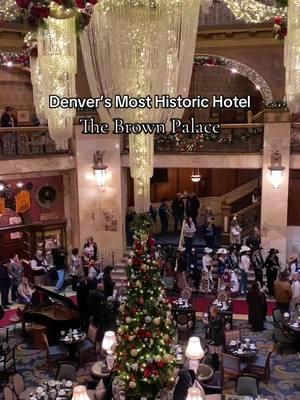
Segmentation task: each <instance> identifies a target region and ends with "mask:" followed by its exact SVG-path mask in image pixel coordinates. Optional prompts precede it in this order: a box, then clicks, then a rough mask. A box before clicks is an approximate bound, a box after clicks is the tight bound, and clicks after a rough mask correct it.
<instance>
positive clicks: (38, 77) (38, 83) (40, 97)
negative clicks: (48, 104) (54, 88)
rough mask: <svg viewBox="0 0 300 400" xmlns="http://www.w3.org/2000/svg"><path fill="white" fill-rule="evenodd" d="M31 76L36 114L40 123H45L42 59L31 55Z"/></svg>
mask: <svg viewBox="0 0 300 400" xmlns="http://www.w3.org/2000/svg"><path fill="white" fill-rule="evenodd" d="M30 76H31V83H32V91H33V104H34V107H35V112H36V116H37V118H38V120H39V122H40V124H41V125H45V124H46V118H45V97H44V91H43V76H42V73H41V68H40V59H39V58H38V57H33V56H31V57H30Z"/></svg>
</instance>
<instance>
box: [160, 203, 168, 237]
mask: <svg viewBox="0 0 300 400" xmlns="http://www.w3.org/2000/svg"><path fill="white" fill-rule="evenodd" d="M158 214H159V218H160V225H161V234H162V235H165V234H167V233H168V228H169V207H168V204H167V202H166V199H162V200H161V204H160V206H159V210H158Z"/></svg>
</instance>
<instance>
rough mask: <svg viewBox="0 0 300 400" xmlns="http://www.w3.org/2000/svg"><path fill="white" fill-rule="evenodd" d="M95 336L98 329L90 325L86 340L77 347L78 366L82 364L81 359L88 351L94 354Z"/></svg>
mask: <svg viewBox="0 0 300 400" xmlns="http://www.w3.org/2000/svg"><path fill="white" fill-rule="evenodd" d="M97 335H98V328H97V327H96V326H94V325H92V324H90V325H89V329H88V333H87V338H86V339H85V340H84V341H83V342H81V343H79V344H78V345H77V351H78V354H79V360H80V364H82V361H83V358H84V356H85V355H86V353H89V354H90V351H93V352H94V353H95V352H96V346H97Z"/></svg>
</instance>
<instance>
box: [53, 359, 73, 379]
mask: <svg viewBox="0 0 300 400" xmlns="http://www.w3.org/2000/svg"><path fill="white" fill-rule="evenodd" d="M76 369H77V365H76V364H75V363H73V362H71V361H62V362H60V363H59V368H58V371H57V374H56V380H57V381H62V380H63V379H66V380H68V381H72V382H75V381H76Z"/></svg>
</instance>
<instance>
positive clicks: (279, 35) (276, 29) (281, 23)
mask: <svg viewBox="0 0 300 400" xmlns="http://www.w3.org/2000/svg"><path fill="white" fill-rule="evenodd" d="M273 35H274V37H275V39H277V40H282V39H284V38H285V36H286V35H287V21H286V18H285V17H283V16H277V17H275V18H274V25H273Z"/></svg>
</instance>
